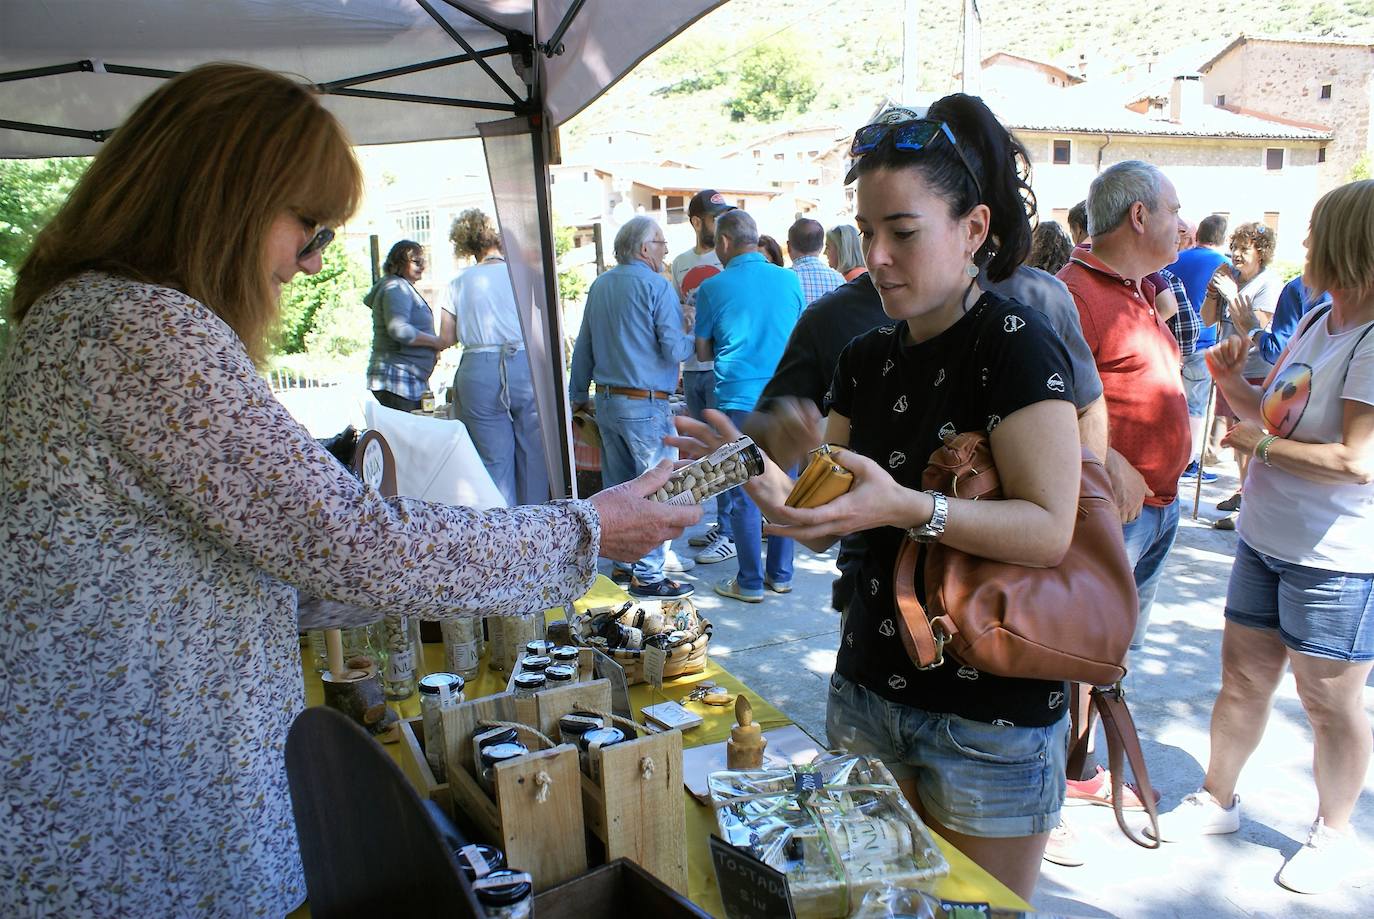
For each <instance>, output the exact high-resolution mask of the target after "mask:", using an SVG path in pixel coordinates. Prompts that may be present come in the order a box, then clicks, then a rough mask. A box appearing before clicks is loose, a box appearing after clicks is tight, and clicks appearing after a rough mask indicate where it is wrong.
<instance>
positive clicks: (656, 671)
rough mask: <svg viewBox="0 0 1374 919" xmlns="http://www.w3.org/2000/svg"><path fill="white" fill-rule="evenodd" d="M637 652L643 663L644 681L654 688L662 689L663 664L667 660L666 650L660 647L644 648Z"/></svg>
mask: <svg viewBox="0 0 1374 919" xmlns="http://www.w3.org/2000/svg"><path fill="white" fill-rule="evenodd" d="M639 653H640V660H641V661H642V662H643V664H644V682H646V683H648V684H649V685H650V686H652V687H654V688H655V689H662V688H663V665H664V664H666V663H667V662H668V652H667V651H664V650H663V649H662V648H645V649H644V650H643V651H641V652H639Z"/></svg>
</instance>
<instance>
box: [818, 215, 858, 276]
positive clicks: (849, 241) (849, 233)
mask: <svg viewBox="0 0 1374 919" xmlns="http://www.w3.org/2000/svg"><path fill="white" fill-rule="evenodd" d="M825 260H826V261H827V262H829V263H830V267H831V268H834V269H835V270H836V271H838V272H839V273H840V274H842V275H844V279H845V280H846V281H852V280H854V279H855V278H857V277H859V276H860V275H862V274H864V273H865V272H867V271H868V267H867V266H866V265H864V250H863V246H862V244H861V243H860V242H859V231H858V230H857V229H855V228H854V227H853V226H852V225H850V224H847V223H842V224H840V225H839V226H837V227H832V228H831V229H830V232H828V233H826V234H825Z"/></svg>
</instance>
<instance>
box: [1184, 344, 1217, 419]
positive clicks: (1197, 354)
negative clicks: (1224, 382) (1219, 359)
mask: <svg viewBox="0 0 1374 919" xmlns="http://www.w3.org/2000/svg"><path fill="white" fill-rule="evenodd" d="M1211 388H1212V372H1211V371H1210V370H1208V369H1207V352H1206V351H1194V352H1193V353H1192V354H1190V355H1188V356H1187V357H1185V358H1184V359H1183V394H1184V395H1185V396H1187V398H1188V414H1189V415H1191V416H1192V417H1194V418H1201V417H1203V416H1204V415H1206V414H1207V391H1208V390H1209V389H1211Z"/></svg>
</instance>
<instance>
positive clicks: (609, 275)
mask: <svg viewBox="0 0 1374 919" xmlns="http://www.w3.org/2000/svg"><path fill="white" fill-rule="evenodd" d="M667 255H668V244H667V242H666V241H665V240H664V239H663V230H662V229H661V228H660V227H659V225H658V224H657V223H655V222H654V221H653V219H652V218H649V217H642V216H641V217H635V218H633V219H631V220H629V221H628V222H626V224H625V225H624V226H622V227H621V228H620V231H619V232H618V233H616V235H615V260H616V262H617V264H616V266H615V267H614V268H612V269H611V270H610V271H607V272H606V273H605V274H603V275H601V277H599V278H597V279H596V280H595V281H593V282H592V286H591V289H590V290H588V291H587V308H586V310H585V311H584V312H583V314H582V328H581V329H580V330H579V331H578V333H577V344H576V345H574V346H573V359H572V380H571V385H570V386H569V388H568V391H569V395H570V397H571V399H572V403H573V405H574V406H584V405H587V404H588V403H590V402H591V399H590V397H589V396H588V391H589V389H590V386H591V383H592V382H593V381H595V383H596V402H595V411H596V421H597V427H598V428H599V429H600V432H601V477H602V479H603V481H604V483H605V485H606V487H607V488H609V487H611V486H612V485H619V484H620V483H621V482H628V481H629V480H630V479H633V478H635V477H636V476H638V475H639V474H640V473H642V472H644V471H645V470H647V469H650V468H652V467H653V466H655V465H656V464H657V463H658V462H659V461H660V460H663V459H667V458H669V457H670V452H669V449H668V448H667V447H665V446H664V444H663V438H664V437H666V436H667V435H668V434H671V433H673V422H672V409H671V408H670V406H669V404H668V398H669V396H670V395H671V394H672V391H673V390H674V389H676V388H677V374H678V364H679V363H680V362H681V361H682V360H683V359H684V358H686V357H687V356H688V355H690V354H692V351H693V340H692V336H690V335H689V334H687V331H686V327H685V326H684V324H683V320H682V309H681V306H680V305H679V303H678V297H677V294H676V293H675V292H674V291H673V285H672V284H670V283H669V282H668V279H667V278H665V277H664V276H663V275H662V271H663V263H664V260H665V258H666V257H667ZM663 562H664V548H663V547H662V546H660V547H659V548H657V549H655V550H654V551H652V552H650V553H649V554H648V555H646V556H644V557H643V558H641V559H640V560H639V561H637V562H635V563H634V565H633V566H632V568H631V581H630V588H629V591H630V595H631V596H633V597H637V598H640V599H649V600H673V599H680V598H682V597H686V596H690V595H691V594H692V587H691V585H687V584H678V583H676V582H674V581H669V580H668V579H666V578H665V577H664V576H663Z"/></svg>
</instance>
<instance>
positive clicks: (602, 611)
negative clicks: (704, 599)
mask: <svg viewBox="0 0 1374 919" xmlns="http://www.w3.org/2000/svg"><path fill="white" fill-rule="evenodd" d="M607 617H610V618H613V619H615V620H616V621H617V622H619V623H620V624H621V625H624V626H629V627H631V628H636V629H640V630H641V634H642V635H643V638H644V639H645V640H647V639H649V638H650V637H652V636H653V635H657V634H662V633H664V632H668V633H671V632H676V631H682V632H686V633H687V634H688V635H689V636H690V638H688V639H687V640H684V641H682V642H679V643H678V644H675V645H672V646H671V647H669V648H668V649H667V652H668V659H667V661H665V662H664V664H663V677H664V679H673V678H675V677H680V676H688V675H690V674H693V673H701V672H702V671H703V670H705V669H706V652H707V646H708V645H709V644H710V642H711V623H710V622H709V621H708V620H707V619H706V617H705V616H702V615H701V614H700V613H698V612H697V608H696V605H695V604H693V603H692V601H691V600H690V599H684V600H668V601H664V603H663V610H662V612H661V613H655V612H653V611H652V610H646V609H645V608H644V607H642V606H637V605H634V604H631V603H627V604H625V605H624V606H622V607H618V608H617V607H595V608H592V609H589V610H587V612H586V613H584V614H583V615H581V616H578V617H577V620H576V622H574V623H573V630H572V631H573V637H574V640H575V641H576V642H577V643H578V644H581V645H585V646H587V647H593V648H596V649H597V650H599V651H602V652H604V653H606V654H608V655H610V657H611V658H612V659H614V660H615V662H616V663H617V664H619V665H620V666H621V667H623V668H624V670H625V680H626V682H628V683H630V684H634V683H643V682H644V652H643V651H641V650H628V649H625V648H609V649H608V648H607V647H606V645H605V643H604V642H603V641H602V640H600V639H598V638H596V637H594V636H595V624H599V623H601V622H603V621H604V620H605V619H606V618H607Z"/></svg>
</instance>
